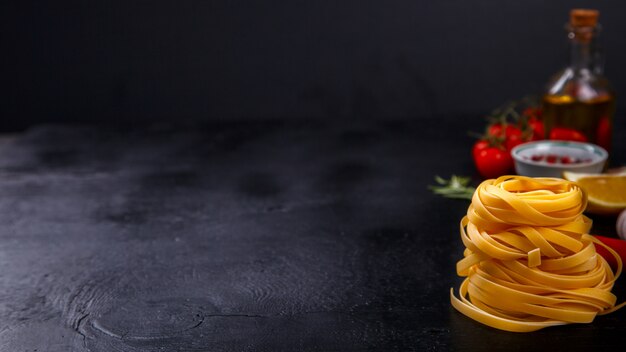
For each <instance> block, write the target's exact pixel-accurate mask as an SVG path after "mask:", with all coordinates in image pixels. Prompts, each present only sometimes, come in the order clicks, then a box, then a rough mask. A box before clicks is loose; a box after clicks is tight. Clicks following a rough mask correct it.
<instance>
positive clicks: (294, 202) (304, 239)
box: [0, 117, 626, 352]
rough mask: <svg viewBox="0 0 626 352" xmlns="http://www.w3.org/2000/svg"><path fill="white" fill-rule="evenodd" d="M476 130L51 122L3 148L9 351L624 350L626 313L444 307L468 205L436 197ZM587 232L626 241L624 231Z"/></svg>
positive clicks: (600, 223) (600, 226)
mask: <svg viewBox="0 0 626 352" xmlns="http://www.w3.org/2000/svg"><path fill="white" fill-rule="evenodd" d="M481 124H482V121H476V120H474V121H473V122H472V121H470V119H468V118H461V117H458V118H444V119H439V120H433V121H430V122H429V123H427V124H425V123H423V122H418V121H415V122H352V123H329V122H290V123H283V122H265V123H261V122H259V123H232V124H213V125H208V126H203V127H188V128H180V127H179V128H176V129H172V128H170V127H168V126H156V127H151V128H143V129H140V128H137V127H135V128H132V129H126V128H112V127H106V128H102V127H80V126H73V127H72V126H65V127H60V126H41V127H37V128H32V129H30V130H29V131H27V132H26V133H23V134H20V135H16V136H13V137H4V138H2V143H1V144H0V350H1V351H7V352H9V351H10V352H13V351H102V352H105V351H106V352H109V351H385V350H396V351H448V350H464V351H474V350H475V351H482V350H520V351H521V350H524V351H528V350H537V349H539V350H543V349H548V348H550V349H551V350H557V351H559V350H566V349H569V350H591V349H593V350H606V349H603V348H608V347H610V348H613V350H615V349H621V348H623V346H624V341H625V340H626V337H625V336H626V311H624V310H622V311H619V312H616V313H614V314H611V315H608V316H603V317H598V318H597V319H596V321H594V323H592V324H587V325H568V326H563V327H557V328H549V329H545V330H542V331H539V332H536V333H530V334H516V333H508V332H502V331H498V330H494V329H491V328H489V327H485V326H483V325H480V324H478V323H476V322H474V321H472V320H470V319H468V318H466V317H465V316H463V315H461V314H459V313H458V312H456V311H455V310H454V309H453V308H451V306H450V304H449V296H448V295H449V289H450V287H455V288H456V287H458V284H459V283H460V282H461V278H459V277H457V276H456V273H455V263H456V261H457V260H459V259H460V258H461V256H462V250H463V246H462V244H461V242H460V239H459V234H458V222H459V220H460V218H461V217H462V215H463V214H464V213H465V210H466V208H467V205H468V203H467V202H465V201H460V200H448V199H443V198H438V197H436V196H434V195H432V194H431V193H430V192H429V191H428V190H427V189H426V186H427V185H428V184H430V183H432V179H433V176H435V175H442V176H449V175H451V174H453V173H456V174H471V173H473V166H472V164H471V160H470V158H469V148H470V146H471V143H472V140H471V139H470V138H469V137H467V135H466V131H467V129H468V128H471V127H472V126H475V127H476V128H479V127H480V126H481ZM453 126H454V128H453ZM624 135H626V134H624V128H621V130H618V133H617V136H616V146H615V150H614V162H616V163H624V161H625V159H624V157H626V142H625V141H624V138H623V137H624ZM620 158H621V159H620ZM594 220H596V222H597V225H596V229H595V231H596V232H598V233H600V234H605V235H609V236H611V235H614V234H613V233H612V231H613V230H612V224H613V221H614V219H610V218H609V219H594ZM623 280H624V279H622V282H620V284H619V285H618V286H617V287H616V292H618V295H619V300H620V301H622V300H624V299H626V295H624V291H625V290H624V289H623V288H624V286H626V285H624V283H623Z"/></svg>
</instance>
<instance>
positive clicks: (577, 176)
mask: <svg viewBox="0 0 626 352" xmlns="http://www.w3.org/2000/svg"><path fill="white" fill-rule="evenodd" d="M563 178H565V179H566V180H568V181H574V182H576V183H578V184H579V185H580V187H581V188H582V189H583V190H585V192H586V193H587V197H588V201H589V203H588V205H587V211H588V212H590V213H595V214H617V213H619V212H620V211H621V210H623V209H626V172H614V173H607V174H582V173H576V172H569V171H565V172H564V173H563Z"/></svg>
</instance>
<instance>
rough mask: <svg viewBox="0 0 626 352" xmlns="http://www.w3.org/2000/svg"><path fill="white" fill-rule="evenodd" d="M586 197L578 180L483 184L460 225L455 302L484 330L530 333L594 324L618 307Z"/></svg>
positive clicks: (619, 267)
mask: <svg viewBox="0 0 626 352" xmlns="http://www.w3.org/2000/svg"><path fill="white" fill-rule="evenodd" d="M586 204H587V198H586V195H585V193H584V192H583V191H582V190H581V189H580V188H579V187H578V186H577V185H576V183H574V182H570V181H565V180H561V179H554V178H529V177H522V176H503V177H500V178H498V179H495V180H487V181H484V182H483V183H482V184H481V185H480V186H479V187H478V188H477V189H476V192H475V193H474V195H473V198H472V204H471V205H470V207H469V209H468V211H467V215H466V216H465V217H463V219H462V220H461V229H460V232H461V239H462V241H463V244H464V245H465V247H466V249H465V251H464V253H463V255H464V258H463V259H462V260H460V261H459V262H458V263H457V273H458V274H459V275H460V276H464V277H466V279H465V280H464V281H463V283H462V284H461V287H460V289H459V291H460V292H459V293H460V297H459V298H457V297H456V296H455V295H454V292H453V290H452V289H451V291H450V300H451V303H452V305H453V306H454V307H455V308H456V309H457V310H458V311H459V312H461V313H463V314H465V315H466V316H468V317H470V318H472V319H474V320H476V321H479V322H481V323H483V324H485V325H488V326H491V327H494V328H497V329H501V330H507V331H514V332H529V331H535V330H539V329H542V328H544V327H548V326H554V325H563V324H568V323H589V322H591V321H593V319H594V318H595V317H596V316H597V315H601V314H607V313H610V312H612V311H614V310H616V309H619V308H621V307H622V306H623V305H624V304H626V303H622V304H620V305H617V306H616V304H615V303H616V297H615V295H613V294H612V293H611V289H612V288H613V285H614V283H615V280H616V279H617V277H619V275H620V273H621V271H622V262H621V259H620V257H619V256H618V255H617V253H615V252H614V251H613V250H611V249H610V248H608V247H606V246H605V248H607V250H608V251H609V252H610V253H611V254H612V255H613V256H615V259H616V260H617V263H618V265H617V270H616V273H613V271H612V269H611V267H610V266H609V264H608V263H607V262H606V261H605V260H604V258H602V256H600V255H599V254H597V253H596V250H595V247H594V243H597V244H599V245H602V246H604V245H603V244H602V243H601V242H600V241H598V240H596V239H595V238H594V237H593V236H590V235H589V234H588V232H589V230H590V228H591V220H590V219H589V218H587V217H586V216H584V215H583V214H582V212H583V211H584V210H585V207H586Z"/></svg>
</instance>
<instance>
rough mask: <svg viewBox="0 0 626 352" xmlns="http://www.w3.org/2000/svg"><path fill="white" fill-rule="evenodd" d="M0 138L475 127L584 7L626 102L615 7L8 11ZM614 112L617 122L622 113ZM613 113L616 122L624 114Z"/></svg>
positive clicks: (297, 3)
mask: <svg viewBox="0 0 626 352" xmlns="http://www.w3.org/2000/svg"><path fill="white" fill-rule="evenodd" d="M0 6H1V7H0V26H2V27H1V30H0V36H1V37H0V38H1V42H0V52H1V56H2V64H1V65H0V94H1V96H2V98H1V99H0V101H1V106H0V116H1V117H2V121H1V123H0V128H1V129H3V130H10V129H16V128H22V127H26V126H28V125H30V124H33V123H40V122H115V123H122V122H128V123H131V124H138V125H142V124H144V123H146V122H153V121H163V120H169V121H181V120H191V121H197V120H202V121H204V120H214V119H220V120H223V119H277V118H281V119H282V118H289V119H292V118H293V119H302V118H333V119H364V118H383V119H397V118H424V117H432V116H439V115H450V114H460V113H462V114H469V115H472V114H476V115H482V114H484V113H486V112H488V111H489V110H491V109H492V108H493V107H495V106H497V105H499V104H501V103H502V102H504V101H506V100H508V99H513V98H519V97H521V96H523V95H526V94H529V93H534V92H539V91H541V89H542V87H543V85H544V83H545V82H546V81H547V79H548V77H549V76H550V75H551V74H553V73H554V72H556V71H557V70H558V69H559V68H560V67H562V66H563V65H564V64H566V62H567V58H568V52H567V43H566V37H565V32H564V30H563V24H564V23H565V22H566V21H567V19H568V11H569V9H570V8H573V7H582V6H587V7H588V6H593V7H595V8H597V9H599V10H600V11H601V17H600V22H601V23H602V24H603V26H604V32H603V38H602V41H603V43H604V49H605V52H606V57H607V59H606V62H607V65H606V73H607V76H608V77H609V78H610V80H611V81H612V83H613V84H614V86H615V89H616V92H617V95H618V109H620V108H621V107H623V106H624V102H623V100H621V99H619V97H621V96H624V92H626V67H625V66H624V64H623V63H624V62H626V50H624V49H623V38H624V37H625V35H626V21H623V14H624V13H626V11H625V10H626V8H625V7H626V5H625V4H624V3H623V2H619V1H593V2H592V1H564V0H559V1H539V0H531V1H495V0H493V1H487V0H481V1H462V0H444V1H415V0H387V1H370V0H367V1H363V0H345V1H326V0H321V1H308V0H289V1H267V0H263V1H256V0H246V1H243V0H232V1H225V0H215V1H201V0H185V1H171V0H170V1H167V0H150V1H147V0H146V1H140V0H130V1H129V0H123V1H121V0H108V1H78V0H77V1H25V0H24V1H6V2H3V3H2V5H0ZM621 110H623V109H621ZM618 111H619V110H618Z"/></svg>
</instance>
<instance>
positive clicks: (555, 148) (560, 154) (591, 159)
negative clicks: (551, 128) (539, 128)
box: [511, 140, 609, 177]
mask: <svg viewBox="0 0 626 352" xmlns="http://www.w3.org/2000/svg"><path fill="white" fill-rule="evenodd" d="M511 156H512V157H513V159H514V160H515V171H516V172H517V174H518V175H523V176H531V177H563V171H573V172H582V173H591V174H593V173H600V172H602V170H603V169H604V165H605V163H606V160H607V158H608V156H609V153H607V151H606V150H604V149H603V148H602V147H600V146H597V145H595V144H591V143H580V142H568V141H548V140H546V141H537V142H530V143H524V144H521V145H518V146H517V147H515V148H513V150H511Z"/></svg>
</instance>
